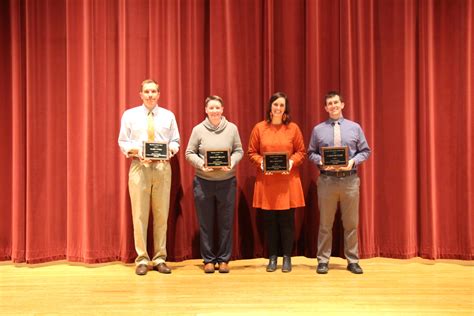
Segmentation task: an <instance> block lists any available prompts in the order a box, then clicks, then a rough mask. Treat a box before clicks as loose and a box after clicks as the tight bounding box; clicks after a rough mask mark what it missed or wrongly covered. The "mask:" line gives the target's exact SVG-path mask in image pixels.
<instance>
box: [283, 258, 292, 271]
mask: <svg viewBox="0 0 474 316" xmlns="http://www.w3.org/2000/svg"><path fill="white" fill-rule="evenodd" d="M290 271H291V257H290V256H283V266H282V267H281V272H290Z"/></svg>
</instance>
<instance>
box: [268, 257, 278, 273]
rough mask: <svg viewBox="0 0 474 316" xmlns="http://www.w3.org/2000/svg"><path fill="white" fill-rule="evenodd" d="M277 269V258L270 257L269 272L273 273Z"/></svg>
mask: <svg viewBox="0 0 474 316" xmlns="http://www.w3.org/2000/svg"><path fill="white" fill-rule="evenodd" d="M276 269H277V256H270V258H269V261H268V265H267V272H273V271H275V270H276Z"/></svg>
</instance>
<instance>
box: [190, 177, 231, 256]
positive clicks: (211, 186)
mask: <svg viewBox="0 0 474 316" xmlns="http://www.w3.org/2000/svg"><path fill="white" fill-rule="evenodd" d="M236 183H237V180H236V178H235V177H233V178H231V179H228V180H221V181H210V180H205V179H202V178H199V177H194V181H193V184H194V203H195V206H196V211H197V216H198V219H199V229H200V246H201V257H202V259H203V260H204V263H208V262H214V263H219V262H228V261H229V260H230V256H231V254H232V227H233V225H234V206H235V190H236ZM214 227H217V238H218V239H217V247H215V245H214Z"/></svg>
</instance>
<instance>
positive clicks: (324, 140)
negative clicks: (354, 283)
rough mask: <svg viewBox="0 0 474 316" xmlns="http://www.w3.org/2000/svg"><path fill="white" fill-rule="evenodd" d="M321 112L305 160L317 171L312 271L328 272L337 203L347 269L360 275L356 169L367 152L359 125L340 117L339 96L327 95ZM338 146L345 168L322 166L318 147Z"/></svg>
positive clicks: (332, 93)
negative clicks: (321, 118)
mask: <svg viewBox="0 0 474 316" xmlns="http://www.w3.org/2000/svg"><path fill="white" fill-rule="evenodd" d="M324 109H325V110H326V112H328V114H329V118H328V119H327V120H326V121H324V122H322V123H320V124H318V125H316V126H315V127H314V128H313V131H312V133H311V140H310V143H309V148H308V157H309V160H310V161H312V162H313V163H314V164H315V165H316V166H317V167H318V168H319V169H320V176H319V179H318V183H317V186H318V206H319V212H320V219H319V234H318V253H317V259H318V267H317V269H316V272H317V273H319V274H326V273H328V270H329V258H330V256H331V249H332V227H333V223H334V216H335V214H336V211H337V206H338V203H339V205H340V210H341V216H342V224H343V227H344V255H345V257H346V259H347V262H348V265H347V269H348V270H349V271H351V272H352V273H355V274H362V273H363V271H362V268H361V267H360V265H359V250H358V249H359V245H358V240H357V226H358V224H359V185H360V179H359V177H358V175H357V166H358V165H360V164H361V163H362V162H364V161H365V160H367V158H368V157H369V155H370V152H371V150H370V148H369V145H368V144H367V140H366V138H365V135H364V132H363V131H362V128H361V127H360V125H359V124H357V123H355V122H352V121H350V120H348V119H345V118H344V117H343V116H342V110H343V109H344V102H343V100H342V97H341V95H340V93H338V92H335V91H331V92H328V94H327V95H326V96H325V107H324ZM340 146H341V147H347V148H348V163H347V165H346V166H325V165H323V160H322V156H321V148H322V147H340Z"/></svg>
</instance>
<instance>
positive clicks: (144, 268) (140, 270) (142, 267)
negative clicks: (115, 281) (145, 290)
mask: <svg viewBox="0 0 474 316" xmlns="http://www.w3.org/2000/svg"><path fill="white" fill-rule="evenodd" d="M147 272H148V265H146V264H144V263H141V264H139V265H138V266H137V267H136V268H135V273H136V274H137V275H145V274H147Z"/></svg>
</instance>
